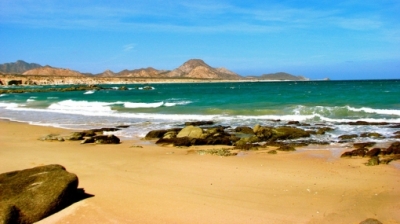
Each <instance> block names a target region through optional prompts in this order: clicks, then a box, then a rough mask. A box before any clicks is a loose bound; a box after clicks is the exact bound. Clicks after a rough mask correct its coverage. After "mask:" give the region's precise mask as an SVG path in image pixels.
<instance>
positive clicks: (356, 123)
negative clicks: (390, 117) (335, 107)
mask: <svg viewBox="0 0 400 224" xmlns="http://www.w3.org/2000/svg"><path fill="white" fill-rule="evenodd" d="M346 124H349V125H388V124H389V123H386V122H367V121H356V122H348V123H346Z"/></svg>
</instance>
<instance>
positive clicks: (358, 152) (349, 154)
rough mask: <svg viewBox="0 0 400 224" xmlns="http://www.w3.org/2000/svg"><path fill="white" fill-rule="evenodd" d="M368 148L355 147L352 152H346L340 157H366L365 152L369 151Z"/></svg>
mask: <svg viewBox="0 0 400 224" xmlns="http://www.w3.org/2000/svg"><path fill="white" fill-rule="evenodd" d="M367 151H368V149H366V148H360V149H354V150H352V151H350V152H344V153H343V154H342V155H341V156H340V157H342V158H344V157H352V156H359V157H364V156H365V154H366V153H367Z"/></svg>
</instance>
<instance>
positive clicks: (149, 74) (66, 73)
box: [0, 59, 309, 81]
mask: <svg viewBox="0 0 400 224" xmlns="http://www.w3.org/2000/svg"><path fill="white" fill-rule="evenodd" d="M1 73H12V74H23V75H25V76H55V77H91V78H112V79H117V78H154V79H163V78H164V79H165V78H168V79H211V80H255V81H257V80H270V81H283V80H288V81H306V80H309V79H308V78H305V77H303V76H294V75H291V74H288V73H285V72H278V73H272V74H264V75H261V76H251V77H242V76H240V75H238V74H236V73H234V72H232V71H230V70H228V69H226V68H213V67H211V66H209V65H208V64H206V63H205V62H204V61H203V60H201V59H191V60H188V61H186V62H185V63H183V64H182V65H181V66H180V67H178V68H176V69H174V70H172V71H169V70H157V69H155V68H152V67H148V68H140V69H134V70H127V69H125V70H122V71H120V72H117V73H115V72H113V71H111V70H106V71H104V72H102V73H100V74H95V75H93V74H91V73H84V74H82V73H80V72H78V71H73V70H70V69H64V68H54V67H51V66H48V65H46V66H41V65H39V64H35V63H27V62H24V61H22V60H19V61H17V62H14V63H5V64H0V74H1Z"/></svg>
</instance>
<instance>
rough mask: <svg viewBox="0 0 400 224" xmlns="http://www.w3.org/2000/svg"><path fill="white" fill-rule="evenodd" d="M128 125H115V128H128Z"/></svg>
mask: <svg viewBox="0 0 400 224" xmlns="http://www.w3.org/2000/svg"><path fill="white" fill-rule="evenodd" d="M129 127H130V125H118V126H116V128H129Z"/></svg>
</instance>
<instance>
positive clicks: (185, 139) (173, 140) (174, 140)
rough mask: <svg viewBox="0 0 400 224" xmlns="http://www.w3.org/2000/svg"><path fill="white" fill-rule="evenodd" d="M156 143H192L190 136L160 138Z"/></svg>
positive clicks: (183, 144)
mask: <svg viewBox="0 0 400 224" xmlns="http://www.w3.org/2000/svg"><path fill="white" fill-rule="evenodd" d="M156 144H158V145H173V146H191V145H192V143H191V141H190V139H189V138H188V137H183V138H170V139H163V138H161V139H159V140H158V141H157V142H156Z"/></svg>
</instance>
